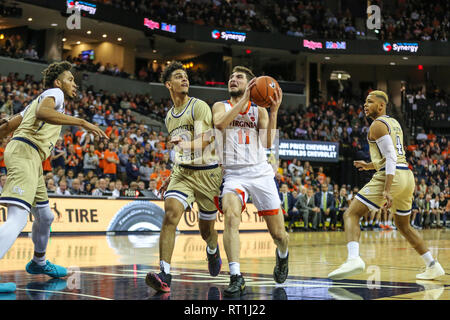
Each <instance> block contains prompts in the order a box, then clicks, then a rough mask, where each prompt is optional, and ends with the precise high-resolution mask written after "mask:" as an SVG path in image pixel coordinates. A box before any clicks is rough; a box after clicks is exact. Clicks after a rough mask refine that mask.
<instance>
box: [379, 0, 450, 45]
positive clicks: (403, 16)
mask: <svg viewBox="0 0 450 320" xmlns="http://www.w3.org/2000/svg"><path fill="white" fill-rule="evenodd" d="M375 4H378V5H379V6H380V8H381V14H382V25H381V30H380V33H379V34H378V35H379V38H380V39H381V40H394V39H398V40H410V41H411V40H416V41H443V42H447V41H448V36H449V31H450V14H449V12H450V4H449V2H448V1H446V0H437V1H420V0H400V1H397V6H395V7H393V8H392V9H391V8H388V7H387V6H386V5H383V1H375Z"/></svg>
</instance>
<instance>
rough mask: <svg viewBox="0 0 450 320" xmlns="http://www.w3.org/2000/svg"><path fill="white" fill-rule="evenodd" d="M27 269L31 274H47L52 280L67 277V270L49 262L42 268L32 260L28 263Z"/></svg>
mask: <svg viewBox="0 0 450 320" xmlns="http://www.w3.org/2000/svg"><path fill="white" fill-rule="evenodd" d="M25 269H26V270H27V272H28V273H30V274H46V275H48V276H50V277H52V278H62V277H65V276H67V269H66V268H64V267H61V266H58V265H56V264H53V263H51V262H50V261H48V260H47V261H45V265H43V266H40V265H38V264H37V263H36V262H34V261H33V260H31V261H30V262H28V264H27V266H26V268H25Z"/></svg>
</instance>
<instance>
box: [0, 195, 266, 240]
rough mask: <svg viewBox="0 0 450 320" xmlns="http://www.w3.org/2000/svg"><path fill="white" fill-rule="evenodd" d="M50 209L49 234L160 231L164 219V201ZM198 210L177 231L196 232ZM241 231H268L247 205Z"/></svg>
mask: <svg viewBox="0 0 450 320" xmlns="http://www.w3.org/2000/svg"><path fill="white" fill-rule="evenodd" d="M49 202H50V203H49V205H50V208H51V210H52V212H53V214H54V216H55V220H54V222H53V224H52V232H64V233H67V232H88V233H89V232H106V233H107V232H136V231H155V232H159V231H161V227H162V223H163V219H164V201H159V200H141V198H135V199H133V198H128V199H125V198H119V199H108V198H107V197H105V198H104V199H101V198H98V197H96V198H93V197H89V196H86V197H53V196H49ZM6 212H7V208H6V207H4V206H0V224H1V223H3V222H4V221H6V217H7V215H6ZM198 219H199V218H198V207H197V204H196V203H194V205H193V207H192V210H191V211H188V212H185V213H184V214H183V217H182V218H181V220H180V223H179V224H178V227H177V230H178V231H181V232H184V231H187V232H192V231H195V232H198ZM33 221H34V217H33V215H32V214H31V213H30V214H29V216H28V223H27V225H26V226H25V228H24V230H23V232H31V231H32V227H33ZM215 228H216V230H223V229H224V217H223V214H221V213H218V214H217V218H216V224H215ZM240 228H241V230H267V226H266V224H265V220H264V218H263V217H260V216H258V210H257V209H256V207H255V206H254V205H253V204H252V203H247V207H246V210H245V211H244V212H243V213H242V215H241V224H240Z"/></svg>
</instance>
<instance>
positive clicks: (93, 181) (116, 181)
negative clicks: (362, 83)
mask: <svg viewBox="0 0 450 320" xmlns="http://www.w3.org/2000/svg"><path fill="white" fill-rule="evenodd" d="M0 79H1V80H0V116H1V117H2V118H4V117H8V116H10V115H12V114H15V113H17V112H20V111H21V110H22V109H23V108H24V107H25V106H26V105H27V104H28V103H30V102H31V100H32V99H33V98H34V97H35V96H36V95H37V94H39V93H40V92H42V90H43V88H42V84H41V83H38V82H36V81H35V80H34V79H33V77H31V76H26V77H25V78H24V79H20V78H19V77H18V75H17V74H9V75H8V76H3V77H0ZM79 95H80V96H79V99H77V100H75V101H71V102H68V103H67V104H66V112H67V114H70V115H74V116H77V117H81V118H84V119H86V120H88V121H90V122H94V123H97V124H99V125H101V126H103V127H104V128H105V132H106V133H107V135H108V136H109V138H110V139H109V140H108V141H102V140H100V139H99V138H98V137H94V136H92V135H91V134H88V133H86V132H85V131H83V130H81V129H80V128H77V127H67V128H65V129H64V130H63V131H62V133H61V138H60V139H59V140H58V142H57V143H56V145H55V147H54V150H53V152H52V154H51V156H50V157H49V158H48V159H46V160H45V161H44V162H43V169H44V172H45V180H46V183H47V188H48V191H49V193H50V194H56V195H69V194H70V195H93V196H149V194H150V192H151V193H152V194H153V196H154V197H157V196H159V194H158V189H159V188H160V186H161V185H162V183H163V182H164V181H165V179H167V178H168V177H169V176H170V170H171V168H172V165H173V159H174V151H173V149H172V145H171V143H170V142H169V141H167V136H165V135H164V134H163V132H160V131H154V130H152V128H149V127H148V126H147V125H145V124H144V123H143V122H140V121H137V119H136V117H135V116H133V115H132V114H131V110H134V111H136V112H138V113H142V114H146V115H149V114H155V115H156V116H157V117H159V118H160V120H162V119H163V117H164V116H165V114H166V113H167V111H168V108H169V106H170V101H168V100H162V101H159V102H158V103H156V102H155V101H153V100H152V98H151V97H150V96H145V95H135V96H130V95H128V94H126V93H122V94H110V93H108V92H104V91H102V90H99V91H98V92H94V91H91V90H88V91H86V90H82V91H80V93H79ZM286 109H287V108H281V109H280V115H279V128H280V131H281V135H282V137H283V138H290V139H305V140H316V141H336V142H339V143H340V146H341V147H340V153H343V154H342V155H343V156H344V157H349V158H354V157H356V156H361V159H363V158H364V157H366V158H367V151H368V147H367V141H366V133H367V130H368V127H369V123H368V122H367V120H366V119H365V117H363V116H362V113H361V112H362V110H361V106H353V105H351V104H348V103H345V102H344V101H342V100H341V99H338V101H335V100H334V99H333V98H331V97H330V99H328V100H327V101H322V100H319V99H313V102H312V103H311V104H310V105H309V106H307V108H306V109H305V110H300V111H299V112H298V113H296V114H293V115H288V114H285V113H283V111H282V110H286ZM7 142H8V138H6V139H3V141H2V142H1V145H0V174H3V175H4V174H5V169H6V168H5V164H4V162H2V160H1V159H2V156H3V152H4V149H5V147H6V144H7ZM449 148H450V142H449V140H448V138H447V137H445V136H436V135H435V134H433V133H432V132H428V134H425V135H418V136H417V137H416V139H415V141H414V142H413V143H412V144H410V145H408V146H407V147H406V152H407V160H408V163H409V166H410V168H411V169H412V170H413V172H414V174H415V177H416V193H415V199H416V201H415V207H414V210H415V211H414V214H413V217H414V220H412V223H413V224H414V225H415V226H418V227H429V226H439V225H443V223H444V222H445V221H446V219H447V215H448V214H447V215H444V214H440V215H438V212H441V213H442V210H444V211H445V210H446V211H448V205H447V203H448V201H447V200H448V197H449V195H450V190H449V184H448V179H449V171H450V170H449V169H450V163H449V160H448V152H449ZM346 152H347V153H348V154H345V153H346ZM355 152H356V153H355ZM274 170H275V171H276V180H277V182H278V185H279V187H280V201H281V203H282V205H283V207H284V208H285V212H286V218H287V220H289V221H292V224H291V227H293V226H294V227H295V222H296V221H297V220H301V221H305V219H308V220H307V223H306V227H305V228H309V227H310V228H311V229H316V230H319V229H321V230H322V229H324V228H325V229H331V230H336V229H337V228H342V223H343V221H342V214H343V212H344V211H345V208H346V207H347V206H348V203H349V201H350V200H351V199H352V198H353V196H354V195H355V194H356V193H357V192H358V186H356V185H345V184H341V185H339V184H338V183H337V182H336V181H333V180H334V178H332V176H331V175H330V174H327V168H324V167H323V166H319V167H313V165H312V164H311V163H309V162H301V161H299V160H296V159H294V160H280V162H279V163H275V167H274ZM2 179H4V178H0V184H1V185H0V187H1V186H2V181H3V180H2ZM284 191H285V193H287V194H289V198H291V200H290V201H289V203H288V204H286V202H285V201H284V200H285V197H284V195H283V194H284ZM311 197H313V198H311ZM441 198H442V199H441ZM310 199H314V200H313V202H310ZM344 199H345V201H344ZM423 199H425V200H423ZM428 200H429V201H428ZM427 201H428V202H427ZM431 203H432V205H431ZM312 204H314V205H312ZM309 207H311V208H309ZM294 208H295V209H294ZM305 210H307V214H306V213H305ZM427 210H428V211H427ZM433 210H434V211H433ZM440 210H441V211H440ZM293 211H297V212H296V213H295V214H293ZM292 216H295V218H294V219H291V218H292ZM378 216H381V217H383V216H387V217H388V218H386V219H385V220H386V222H385V223H386V225H387V226H389V221H390V220H389V213H383V212H378V213H371V215H370V216H368V217H367V219H366V220H365V221H364V222H363V227H365V225H364V224H367V227H370V226H371V225H372V226H373V225H376V223H375V222H376V221H377V219H382V218H377V217H378ZM296 219H297V220H296ZM380 221H381V220H380ZM383 225H384V224H383Z"/></svg>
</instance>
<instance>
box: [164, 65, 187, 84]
mask: <svg viewBox="0 0 450 320" xmlns="http://www.w3.org/2000/svg"><path fill="white" fill-rule="evenodd" d="M179 69H181V70H184V71H186V69H185V68H184V67H183V64H182V63H181V62H179V61H172V62H171V63H170V64H169V65H168V66H167V67H166V68H165V69H164V71H163V72H162V73H161V78H160V81H161V82H162V83H163V84H164V83H166V82H167V81H169V80H170V77H171V76H172V73H173V72H174V71H175V70H179Z"/></svg>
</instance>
